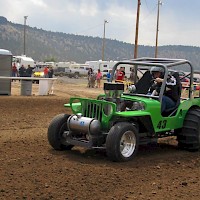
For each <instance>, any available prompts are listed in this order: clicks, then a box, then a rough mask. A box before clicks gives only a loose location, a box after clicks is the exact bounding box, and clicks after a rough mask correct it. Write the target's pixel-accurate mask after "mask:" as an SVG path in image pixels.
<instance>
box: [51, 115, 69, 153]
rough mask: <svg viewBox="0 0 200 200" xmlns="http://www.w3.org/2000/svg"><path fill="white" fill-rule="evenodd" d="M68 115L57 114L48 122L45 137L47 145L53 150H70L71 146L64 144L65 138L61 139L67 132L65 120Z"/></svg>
mask: <svg viewBox="0 0 200 200" xmlns="http://www.w3.org/2000/svg"><path fill="white" fill-rule="evenodd" d="M69 116H70V115H66V114H59V115H57V116H55V117H54V118H53V119H52V121H51V122H50V125H49V128H48V132H47V136H48V141H49V144H50V145H51V146H52V147H53V148H54V149H55V150H60V151H62V150H70V149H71V148H72V147H73V145H71V144H68V145H67V144H66V142H65V138H64V137H63V133H64V132H65V131H68V127H67V119H68V118H69Z"/></svg>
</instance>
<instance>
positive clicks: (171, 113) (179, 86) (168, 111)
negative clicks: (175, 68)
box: [162, 72, 182, 117]
mask: <svg viewBox="0 0 200 200" xmlns="http://www.w3.org/2000/svg"><path fill="white" fill-rule="evenodd" d="M171 75H172V76H174V77H175V78H176V81H177V84H176V87H177V91H178V100H177V102H176V105H175V106H174V107H173V108H169V109H166V110H165V111H164V112H163V113H162V115H163V116H168V117H169V116H174V115H175V114H176V111H177V109H178V107H179V104H180V100H181V90H182V84H181V81H180V77H179V73H178V72H172V73H171Z"/></svg>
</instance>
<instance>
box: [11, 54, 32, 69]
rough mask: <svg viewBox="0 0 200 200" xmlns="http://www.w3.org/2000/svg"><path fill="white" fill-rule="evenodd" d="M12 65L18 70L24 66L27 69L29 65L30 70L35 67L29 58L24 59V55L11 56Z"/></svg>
mask: <svg viewBox="0 0 200 200" xmlns="http://www.w3.org/2000/svg"><path fill="white" fill-rule="evenodd" d="M13 63H15V64H16V66H17V68H18V70H19V67H21V66H22V65H24V67H25V68H28V65H30V66H31V67H32V68H34V67H35V61H34V60H33V59H32V58H31V57H26V56H24V55H22V56H13Z"/></svg>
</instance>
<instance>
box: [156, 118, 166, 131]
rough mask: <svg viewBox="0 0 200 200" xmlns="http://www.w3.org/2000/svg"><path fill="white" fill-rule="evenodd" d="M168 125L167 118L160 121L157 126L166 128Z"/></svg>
mask: <svg viewBox="0 0 200 200" xmlns="http://www.w3.org/2000/svg"><path fill="white" fill-rule="evenodd" d="M166 125H167V120H163V121H159V122H158V125H157V128H158V129H164V128H166Z"/></svg>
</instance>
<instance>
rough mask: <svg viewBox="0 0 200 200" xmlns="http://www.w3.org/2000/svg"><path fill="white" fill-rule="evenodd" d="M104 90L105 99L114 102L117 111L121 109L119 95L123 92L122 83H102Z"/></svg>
mask: <svg viewBox="0 0 200 200" xmlns="http://www.w3.org/2000/svg"><path fill="white" fill-rule="evenodd" d="M104 92H105V100H106V101H111V102H113V103H116V105H117V111H121V109H122V108H121V107H122V100H121V95H122V93H123V92H124V84H122V83H104ZM108 109H109V108H108Z"/></svg>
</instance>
